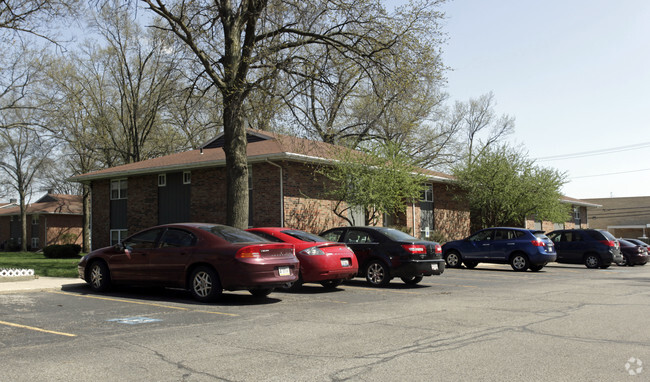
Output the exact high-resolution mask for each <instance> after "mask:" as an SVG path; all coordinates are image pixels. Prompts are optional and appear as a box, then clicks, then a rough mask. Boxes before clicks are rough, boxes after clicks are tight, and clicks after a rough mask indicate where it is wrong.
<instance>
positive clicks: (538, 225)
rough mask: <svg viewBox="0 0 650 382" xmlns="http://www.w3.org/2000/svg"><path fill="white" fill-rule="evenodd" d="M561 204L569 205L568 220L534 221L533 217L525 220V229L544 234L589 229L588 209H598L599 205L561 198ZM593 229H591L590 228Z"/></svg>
mask: <svg viewBox="0 0 650 382" xmlns="http://www.w3.org/2000/svg"><path fill="white" fill-rule="evenodd" d="M561 201H562V203H566V204H569V205H571V215H570V217H569V220H567V221H566V222H563V223H553V222H550V221H540V220H536V219H535V218H534V217H533V218H530V219H527V220H526V225H525V226H526V228H528V229H537V230H542V231H544V232H551V231H553V230H556V229H573V228H589V213H588V212H589V208H598V207H600V205H599V204H595V203H591V202H589V201H588V200H586V199H585V200H582V199H575V198H570V197H568V196H563V197H562V200H561ZM592 228H593V227H592Z"/></svg>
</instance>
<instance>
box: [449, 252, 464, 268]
mask: <svg viewBox="0 0 650 382" xmlns="http://www.w3.org/2000/svg"><path fill="white" fill-rule="evenodd" d="M462 262H463V259H462V257H460V253H458V252H457V251H449V252H447V253H446V254H445V263H446V264H447V267H448V268H460V264H461V263H462Z"/></svg>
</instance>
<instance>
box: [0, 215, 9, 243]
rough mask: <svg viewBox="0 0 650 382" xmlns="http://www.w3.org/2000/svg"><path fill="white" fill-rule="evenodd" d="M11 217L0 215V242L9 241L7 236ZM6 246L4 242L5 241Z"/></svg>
mask: <svg viewBox="0 0 650 382" xmlns="http://www.w3.org/2000/svg"><path fill="white" fill-rule="evenodd" d="M10 227H11V217H9V216H0V243H4V242H5V241H7V242H8V241H9V236H10V235H11V231H10V229H11V228H10ZM5 248H6V243H5Z"/></svg>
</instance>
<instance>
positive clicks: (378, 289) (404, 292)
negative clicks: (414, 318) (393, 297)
mask: <svg viewBox="0 0 650 382" xmlns="http://www.w3.org/2000/svg"><path fill="white" fill-rule="evenodd" d="M348 286H351V285H348ZM353 288H354V289H360V290H371V291H373V292H391V293H399V294H422V293H419V292H407V291H401V290H393V289H385V288H364V287H357V286H353Z"/></svg>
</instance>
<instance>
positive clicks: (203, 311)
mask: <svg viewBox="0 0 650 382" xmlns="http://www.w3.org/2000/svg"><path fill="white" fill-rule="evenodd" d="M49 292H50V293H56V294H63V295H68V296H75V297H84V298H94V299H97V300H106V301H114V302H124V303H127V304H138V305H148V306H155V307H159V308H167V309H176V310H185V311H191V312H198V313H210V314H221V315H224V316H232V317H239V315H238V314H233V313H223V312H213V311H208V310H194V309H189V308H183V307H180V306H171V305H164V304H156V303H152V302H141V301H132V300H124V299H121V298H113V297H102V296H88V295H78V294H74V293H69V292H57V291H49Z"/></svg>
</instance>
